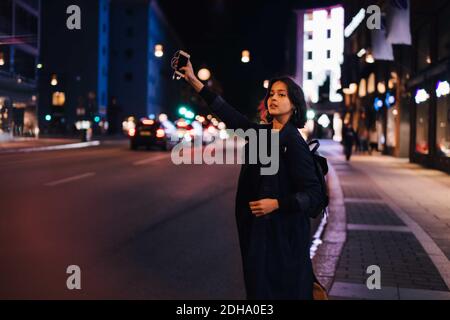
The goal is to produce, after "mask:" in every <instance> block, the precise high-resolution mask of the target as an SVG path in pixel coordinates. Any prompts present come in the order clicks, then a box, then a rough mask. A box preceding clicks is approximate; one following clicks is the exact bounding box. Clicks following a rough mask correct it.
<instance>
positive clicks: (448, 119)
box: [436, 95, 450, 157]
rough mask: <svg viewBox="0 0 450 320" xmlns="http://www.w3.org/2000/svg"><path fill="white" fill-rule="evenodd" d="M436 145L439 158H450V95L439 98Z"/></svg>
mask: <svg viewBox="0 0 450 320" xmlns="http://www.w3.org/2000/svg"><path fill="white" fill-rule="evenodd" d="M436 144H437V148H436V150H437V153H438V155H439V156H443V157H450V95H446V96H441V97H439V98H437V118H436Z"/></svg>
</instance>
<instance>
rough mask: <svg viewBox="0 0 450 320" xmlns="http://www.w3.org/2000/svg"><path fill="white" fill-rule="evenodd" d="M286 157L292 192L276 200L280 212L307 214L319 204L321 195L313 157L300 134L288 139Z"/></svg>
mask: <svg viewBox="0 0 450 320" xmlns="http://www.w3.org/2000/svg"><path fill="white" fill-rule="evenodd" d="M286 156H287V157H286V160H287V168H288V172H289V176H290V177H291V178H292V179H293V180H292V184H293V185H294V192H292V193H291V194H289V195H288V196H286V197H283V198H279V199H278V204H279V208H280V211H281V212H289V213H303V214H307V213H308V211H309V210H311V209H313V208H316V207H317V206H318V205H319V204H320V201H321V197H322V196H323V195H322V190H321V185H320V182H319V179H318V177H317V175H316V172H315V167H314V162H313V161H314V160H313V157H312V155H311V152H310V150H309V147H308V145H307V143H306V141H305V140H304V139H303V137H302V136H301V135H300V134H298V135H292V136H291V137H290V138H289V140H288V143H287V153H286Z"/></svg>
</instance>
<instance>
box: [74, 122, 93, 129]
mask: <svg viewBox="0 0 450 320" xmlns="http://www.w3.org/2000/svg"><path fill="white" fill-rule="evenodd" d="M75 127H76V128H77V130H81V129H89V128H90V127H91V122H90V121H88V120H81V121H77V122H75Z"/></svg>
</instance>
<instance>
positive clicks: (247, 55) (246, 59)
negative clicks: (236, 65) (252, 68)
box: [241, 50, 250, 63]
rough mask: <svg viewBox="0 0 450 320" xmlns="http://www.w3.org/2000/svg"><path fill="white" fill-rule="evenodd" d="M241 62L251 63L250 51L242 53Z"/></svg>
mask: <svg viewBox="0 0 450 320" xmlns="http://www.w3.org/2000/svg"><path fill="white" fill-rule="evenodd" d="M241 61H242V62H243V63H248V62H249V61H250V51H248V50H243V51H242V57H241Z"/></svg>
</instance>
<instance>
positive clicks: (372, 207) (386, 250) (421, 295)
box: [314, 141, 450, 299]
mask: <svg viewBox="0 0 450 320" xmlns="http://www.w3.org/2000/svg"><path fill="white" fill-rule="evenodd" d="M321 150H322V153H323V154H324V155H325V156H326V157H327V158H328V160H329V163H330V166H331V170H330V174H329V177H328V178H329V184H330V193H331V201H330V217H329V221H328V224H327V227H326V231H325V235H324V237H323V244H322V245H321V246H320V247H319V250H318V252H317V255H316V257H315V258H314V266H315V270H316V273H317V275H318V277H319V280H321V281H322V282H323V284H324V285H325V286H326V287H327V288H328V289H329V292H330V296H331V298H332V299H450V291H449V288H450V262H449V257H450V199H449V198H448V194H450V176H449V175H447V174H446V173H443V172H439V171H435V170H430V169H425V168H422V167H420V166H418V165H414V164H410V163H408V160H407V159H398V158H393V157H387V156H381V155H378V156H364V155H356V156H354V157H352V159H351V161H350V162H346V161H345V159H344V157H343V155H342V147H341V145H340V144H338V143H334V142H328V141H324V142H323V144H322V146H321ZM371 265H376V266H379V267H380V269H381V289H380V290H369V289H368V288H367V286H366V281H367V279H368V277H369V276H370V275H371V273H367V272H366V270H367V267H369V266H371Z"/></svg>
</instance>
